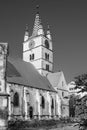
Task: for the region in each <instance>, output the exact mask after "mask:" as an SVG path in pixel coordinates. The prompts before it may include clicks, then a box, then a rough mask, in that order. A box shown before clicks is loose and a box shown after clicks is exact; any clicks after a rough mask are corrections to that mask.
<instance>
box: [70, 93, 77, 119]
mask: <svg viewBox="0 0 87 130" xmlns="http://www.w3.org/2000/svg"><path fill="white" fill-rule="evenodd" d="M75 106H76V96H75V95H74V94H72V95H70V99H69V116H70V117H75Z"/></svg>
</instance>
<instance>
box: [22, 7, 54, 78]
mask: <svg viewBox="0 0 87 130" xmlns="http://www.w3.org/2000/svg"><path fill="white" fill-rule="evenodd" d="M25 32H26V33H25V36H24V42H23V60H24V61H26V62H30V63H32V64H33V65H34V66H35V68H36V69H37V70H38V71H39V73H40V74H41V75H43V76H46V75H47V74H48V73H52V72H53V49H52V38H51V33H50V29H49V26H48V28H47V31H46V33H45V32H44V29H43V25H42V22H41V18H40V16H39V11H38V7H37V13H36V17H35V21H34V27H33V32H32V35H31V36H29V32H28V27H27V30H25Z"/></svg>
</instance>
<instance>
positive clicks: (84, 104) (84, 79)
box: [75, 74, 87, 121]
mask: <svg viewBox="0 0 87 130" xmlns="http://www.w3.org/2000/svg"><path fill="white" fill-rule="evenodd" d="M75 84H76V86H75V89H79V91H78V93H84V92H87V74H82V75H79V76H77V77H75ZM75 111H76V114H77V117H79V118H80V119H81V120H83V119H84V120H85V121H87V95H84V96H83V97H81V98H79V99H78V100H77V101H76V110H75Z"/></svg>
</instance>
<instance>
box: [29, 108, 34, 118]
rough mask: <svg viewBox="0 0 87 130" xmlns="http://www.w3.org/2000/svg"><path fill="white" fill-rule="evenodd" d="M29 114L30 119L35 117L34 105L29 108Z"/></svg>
mask: <svg viewBox="0 0 87 130" xmlns="http://www.w3.org/2000/svg"><path fill="white" fill-rule="evenodd" d="M29 115H30V119H32V118H33V107H32V106H31V107H30V108H29Z"/></svg>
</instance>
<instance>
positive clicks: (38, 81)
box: [7, 58, 56, 92]
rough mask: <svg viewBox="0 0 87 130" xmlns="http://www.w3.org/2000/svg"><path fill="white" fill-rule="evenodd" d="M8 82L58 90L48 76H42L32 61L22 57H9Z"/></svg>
mask: <svg viewBox="0 0 87 130" xmlns="http://www.w3.org/2000/svg"><path fill="white" fill-rule="evenodd" d="M7 82H9V83H16V84H20V85H24V86H29V87H34V88H38V89H44V90H48V91H54V92H56V91H55V89H54V88H53V87H52V86H51V84H50V82H49V81H48V80H47V79H46V77H43V76H41V75H40V74H39V73H38V71H37V70H36V69H35V67H34V66H33V65H32V64H31V63H29V62H25V61H23V60H21V59H13V58H8V60H7Z"/></svg>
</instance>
